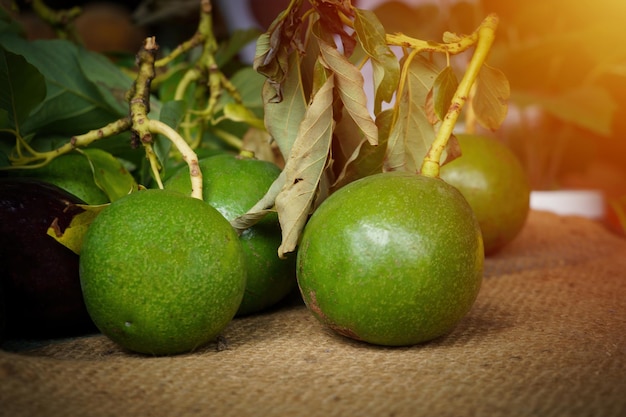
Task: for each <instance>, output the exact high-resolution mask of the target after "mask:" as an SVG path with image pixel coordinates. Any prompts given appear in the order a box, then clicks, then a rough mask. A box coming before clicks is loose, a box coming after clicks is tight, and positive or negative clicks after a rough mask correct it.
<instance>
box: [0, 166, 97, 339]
mask: <svg viewBox="0 0 626 417" xmlns="http://www.w3.org/2000/svg"><path fill="white" fill-rule="evenodd" d="M78 203H81V204H83V203H84V202H83V201H81V200H79V199H78V198H76V197H75V196H74V195H72V194H69V193H67V192H66V191H64V190H62V189H61V188H59V187H57V186H55V185H53V184H48V183H45V182H42V181H39V180H35V179H30V178H3V179H0V286H1V287H2V291H3V292H4V302H5V305H4V308H5V310H4V312H5V314H6V315H5V321H6V331H7V336H11V337H13V336H15V337H26V338H43V337H46V338H48V337H62V336H75V335H78V334H83V333H86V332H92V331H95V327H94V326H93V323H92V322H91V319H90V318H89V315H88V314H87V310H86V308H85V304H84V303H83V295H82V293H81V288H80V281H79V276H78V255H76V254H75V253H74V252H72V251H71V250H70V249H68V248H66V247H65V246H63V245H61V244H60V243H59V242H57V241H56V240H55V239H54V238H52V237H51V236H48V234H47V231H48V228H49V227H50V225H51V224H52V222H53V221H54V220H55V219H57V221H58V224H59V225H60V226H66V225H68V224H69V221H70V219H71V213H70V212H68V209H69V208H70V207H72V206H73V205H74V204H78ZM0 315H1V313H0Z"/></svg>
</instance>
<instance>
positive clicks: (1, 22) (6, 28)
mask: <svg viewBox="0 0 626 417" xmlns="http://www.w3.org/2000/svg"><path fill="white" fill-rule="evenodd" d="M0 33H12V34H14V35H19V36H24V35H25V33H24V28H23V27H22V26H21V25H20V24H19V23H18V22H17V21H15V19H13V18H12V17H11V16H10V15H9V13H8V12H7V11H6V10H5V9H4V8H3V7H0Z"/></svg>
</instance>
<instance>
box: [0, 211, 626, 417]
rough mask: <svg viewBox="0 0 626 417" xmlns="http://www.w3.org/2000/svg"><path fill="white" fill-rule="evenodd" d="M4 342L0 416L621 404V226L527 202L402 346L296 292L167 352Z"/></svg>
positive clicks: (512, 412) (468, 412)
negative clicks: (513, 228)
mask: <svg viewBox="0 0 626 417" xmlns="http://www.w3.org/2000/svg"><path fill="white" fill-rule="evenodd" d="M4 349H5V350H4V351H0V415H1V416H16V417H17V416H28V417H30V416H125V415H145V416H185V415H192V416H193V415H197V416H220V417H228V416H233V417H247V416H311V417H315V416H325V417H326V416H328V417H331V416H342V417H343V416H394V417H403V416H490V417H497V416H507V417H511V416H513V417H514V416H541V417H546V416H602V417H611V416H616V417H617V416H625V415H626V240H625V239H622V238H619V237H617V236H615V235H612V234H611V233H610V232H608V231H606V230H605V229H604V228H603V227H602V226H601V225H599V224H596V223H594V222H591V221H588V220H584V219H579V218H573V217H567V218H565V217H557V216H555V215H551V214H547V213H539V212H533V213H531V215H530V217H529V220H528V222H527V225H526V227H525V229H524V231H523V233H522V234H521V235H520V236H519V237H518V238H517V239H516V241H515V242H513V243H512V244H511V245H509V247H507V248H505V249H504V250H503V251H502V252H501V253H499V254H498V255H496V256H493V257H490V258H488V259H487V261H486V268H485V280H484V282H483V286H482V288H481V292H480V294H479V297H478V300H477V301H476V304H475V306H474V308H473V309H472V311H471V312H470V313H469V314H468V315H467V317H466V318H465V319H463V320H462V322H461V323H460V324H459V325H458V326H457V327H456V328H455V329H454V331H453V332H452V333H450V334H449V335H447V336H445V337H442V338H440V339H438V340H436V341H433V342H431V343H427V344H424V345H420V346H414V347H409V348H382V347H375V346H369V345H366V344H363V343H358V342H354V341H350V340H348V339H345V338H342V337H340V336H336V335H334V334H333V333H331V332H330V331H328V330H326V329H325V328H323V327H322V326H321V325H320V324H319V323H318V322H317V321H316V320H315V319H314V318H313V317H312V316H311V314H310V313H309V312H308V311H307V310H306V308H305V307H304V306H303V304H302V303H301V301H300V300H299V299H298V298H297V297H293V298H292V299H291V300H289V301H288V302H287V303H285V304H284V305H282V306H281V307H280V308H278V309H276V310H275V311H272V312H269V313H266V314H263V315H259V316H255V317H248V318H240V319H236V320H234V321H233V322H232V324H231V325H230V326H229V328H228V329H227V331H226V332H225V333H224V340H223V341H221V342H220V343H219V344H217V343H214V344H211V345H208V346H206V347H205V348H203V349H201V350H199V351H197V352H194V353H192V354H187V355H181V356H176V357H161V358H151V357H145V356H140V355H135V354H130V353H127V352H124V351H122V350H120V348H118V347H117V346H116V345H115V344H113V343H112V342H110V341H109V340H108V339H106V338H105V337H104V336H101V335H91V336H87V337H81V338H74V339H63V340H53V341H45V342H38V343H25V342H19V343H18V342H10V343H7V344H6V345H5V346H4Z"/></svg>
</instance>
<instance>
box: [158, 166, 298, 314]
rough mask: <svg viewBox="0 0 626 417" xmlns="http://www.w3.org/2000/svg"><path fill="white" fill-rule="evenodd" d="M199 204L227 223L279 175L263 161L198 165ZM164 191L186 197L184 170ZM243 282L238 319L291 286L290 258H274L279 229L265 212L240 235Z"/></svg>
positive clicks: (186, 172) (188, 183)
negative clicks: (200, 179)
mask: <svg viewBox="0 0 626 417" xmlns="http://www.w3.org/2000/svg"><path fill="white" fill-rule="evenodd" d="M199 165H200V170H201V171H202V191H203V194H202V195H203V198H204V200H205V201H206V202H207V203H209V204H210V205H211V206H213V207H214V208H216V209H217V210H218V211H219V212H220V213H222V215H223V216H224V217H225V218H226V219H228V220H229V221H230V220H233V219H235V218H236V217H238V216H240V215H242V214H244V213H246V212H247V211H248V210H249V209H250V208H252V206H254V205H255V204H256V203H257V202H258V201H259V200H260V199H261V198H262V197H263V196H264V195H265V193H266V192H267V190H268V189H269V187H270V186H271V185H272V183H273V182H274V180H275V179H276V178H277V177H278V175H280V168H278V167H277V166H276V165H275V164H273V163H271V162H268V161H261V160H258V159H253V158H247V157H243V156H235V155H232V154H222V155H217V156H212V157H209V158H204V159H201V160H200V161H199ZM165 188H166V189H169V190H175V191H178V192H181V193H184V194H190V193H191V180H190V177H189V168H188V167H184V168H183V169H181V170H179V171H178V172H176V174H174V175H173V176H172V177H171V178H170V179H169V180H168V181H167V182H166V183H165ZM240 238H241V243H242V245H243V251H244V256H245V259H246V269H247V271H248V279H247V284H246V292H245V294H244V297H243V300H242V302H241V306H240V307H239V311H238V312H237V315H238V316H241V315H246V314H251V313H257V312H260V311H262V310H265V309H267V308H269V307H271V306H273V305H275V304H276V303H277V302H279V301H280V300H282V299H283V298H284V297H285V296H286V295H287V294H289V293H290V292H291V290H293V289H294V288H295V287H296V277H295V275H296V274H295V256H290V257H288V258H287V259H280V258H279V257H278V255H277V249H278V247H279V246H280V243H281V239H282V237H281V229H280V224H279V222H278V216H277V215H276V213H269V214H268V215H266V217H265V218H264V219H263V220H261V221H260V222H259V223H257V224H255V225H254V226H252V227H250V228H248V229H246V230H245V231H244V232H243V233H242V234H241V236H240Z"/></svg>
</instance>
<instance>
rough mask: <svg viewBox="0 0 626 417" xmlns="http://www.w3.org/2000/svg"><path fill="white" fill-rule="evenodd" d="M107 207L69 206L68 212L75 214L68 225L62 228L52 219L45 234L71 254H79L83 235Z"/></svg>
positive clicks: (104, 205) (102, 205)
mask: <svg viewBox="0 0 626 417" xmlns="http://www.w3.org/2000/svg"><path fill="white" fill-rule="evenodd" d="M107 206H108V204H101V205H97V206H89V205H86V204H76V205H74V206H71V208H70V210H74V211H75V214H74V215H73V216H72V220H71V221H70V224H69V225H67V226H66V227H64V226H63V225H60V224H59V223H58V221H57V220H58V219H54V221H53V222H52V224H51V225H50V227H49V228H48V232H47V233H48V235H49V236H52V237H53V238H54V239H56V240H57V241H58V242H59V243H61V244H62V245H63V246H65V247H67V248H68V249H70V250H71V251H72V252H74V253H76V254H80V250H81V248H82V247H83V240H84V237H85V233H87V230H88V229H89V226H90V225H91V223H92V222H93V220H94V219H95V218H96V216H97V215H98V214H100V212H101V211H102V210H104V208H105V207H107Z"/></svg>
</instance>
